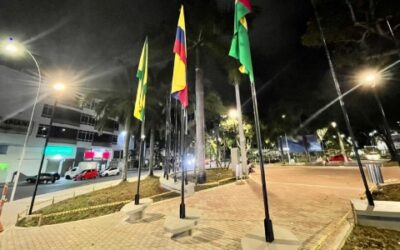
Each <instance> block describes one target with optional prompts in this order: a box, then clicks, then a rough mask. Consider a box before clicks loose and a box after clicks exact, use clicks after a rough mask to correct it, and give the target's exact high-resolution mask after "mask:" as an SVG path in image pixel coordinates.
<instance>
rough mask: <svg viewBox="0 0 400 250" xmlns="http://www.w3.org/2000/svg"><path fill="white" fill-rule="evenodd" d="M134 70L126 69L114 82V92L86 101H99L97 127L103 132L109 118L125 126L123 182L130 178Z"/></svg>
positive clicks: (92, 96)
mask: <svg viewBox="0 0 400 250" xmlns="http://www.w3.org/2000/svg"><path fill="white" fill-rule="evenodd" d="M130 79H133V70H132V68H126V69H125V72H121V73H120V74H119V75H117V76H115V77H114V79H113V80H112V86H113V89H112V90H104V91H95V92H92V93H90V94H89V95H87V97H86V100H89V101H93V100H95V101H97V105H96V108H95V111H96V114H97V116H96V120H97V127H98V128H99V130H100V131H101V130H102V129H103V127H104V126H105V125H106V122H107V120H108V119H109V117H110V116H111V117H115V118H117V120H118V122H119V123H120V124H121V125H123V126H124V129H125V132H126V133H125V142H124V169H123V171H122V181H127V178H128V157H129V153H128V152H129V141H130V138H131V135H132V133H133V116H132V114H133V108H134V94H135V90H134V84H133V83H132V80H130Z"/></svg>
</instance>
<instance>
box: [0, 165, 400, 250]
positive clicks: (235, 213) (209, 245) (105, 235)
mask: <svg viewBox="0 0 400 250" xmlns="http://www.w3.org/2000/svg"><path fill="white" fill-rule="evenodd" d="M397 176H398V177H400V171H398V170H395V171H394V172H393V173H390V174H389V175H388V176H387V178H394V177H397ZM385 177H386V176H385ZM267 178H268V180H269V184H268V188H269V199H270V203H271V216H272V220H273V222H274V224H276V225H280V226H283V227H285V228H288V229H290V230H292V232H293V233H294V234H295V235H297V236H298V237H299V239H300V240H301V241H302V242H303V245H304V246H305V247H307V246H309V245H310V244H312V242H314V241H316V240H317V239H318V235H319V234H320V233H321V232H323V230H324V229H326V228H327V227H328V226H329V225H330V224H331V223H334V222H335V221H336V220H337V219H338V218H340V217H342V216H343V214H345V213H346V212H347V211H348V209H349V208H350V205H349V199H350V198H353V197H357V196H358V195H359V194H360V193H361V192H362V187H361V186H360V183H359V180H358V177H357V172H356V171H355V170H333V171H331V172H329V171H328V172H324V170H319V169H315V170H312V171H311V170H304V169H303V168H287V167H286V168H269V169H268V177H267ZM257 182H259V175H257V174H254V175H253V176H252V178H251V181H249V184H244V185H236V184H229V185H225V186H221V187H217V188H214V189H209V190H205V191H202V192H198V193H196V194H195V195H193V196H191V197H189V198H187V207H196V208H197V209H200V210H201V211H202V216H201V220H200V221H199V224H198V226H197V229H196V230H195V231H194V233H193V236H192V237H183V238H178V239H175V240H171V239H169V238H168V237H167V236H166V235H165V233H164V230H163V223H164V218H165V216H166V215H173V214H177V212H178V207H179V202H180V200H179V198H175V199H171V200H166V201H163V202H159V203H155V204H153V205H152V206H151V207H149V208H148V209H147V210H146V211H147V215H146V218H145V219H144V220H143V221H140V222H137V223H133V224H130V223H127V222H125V221H124V219H125V215H124V214H122V213H115V214H111V215H107V216H103V217H99V218H93V219H89V220H83V221H76V222H71V223H64V224H58V225H48V226H42V227H40V228H10V229H8V230H7V231H6V232H5V233H4V234H2V235H1V236H0V249H4V250H9V249H18V250H20V249H21V250H24V249H33V250H35V249H119V250H120V249H174V250H175V249H240V239H241V238H242V237H243V236H244V235H245V234H246V233H247V232H249V231H250V230H251V229H252V228H254V227H255V226H257V225H260V224H261V223H262V220H263V207H262V200H261V193H260V188H259V185H258V184H257ZM343 184H345V185H343Z"/></svg>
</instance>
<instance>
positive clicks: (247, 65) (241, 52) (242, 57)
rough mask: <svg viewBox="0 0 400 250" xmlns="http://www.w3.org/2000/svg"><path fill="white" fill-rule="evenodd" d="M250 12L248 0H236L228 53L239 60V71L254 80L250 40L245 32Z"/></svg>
mask: <svg viewBox="0 0 400 250" xmlns="http://www.w3.org/2000/svg"><path fill="white" fill-rule="evenodd" d="M250 12H251V5H250V0H236V2H235V23H234V33H233V39H232V43H231V49H230V51H229V55H230V56H231V57H234V58H236V59H237V60H239V62H240V64H241V66H240V68H239V71H240V72H241V73H243V74H248V75H249V77H250V81H252V82H254V73H253V65H252V63H251V52H250V41H249V35H248V33H247V21H246V15H247V14H248V13H250Z"/></svg>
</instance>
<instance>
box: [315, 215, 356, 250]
mask: <svg viewBox="0 0 400 250" xmlns="http://www.w3.org/2000/svg"><path fill="white" fill-rule="evenodd" d="M349 216H352V211H351V210H349V211H348V212H347V213H346V214H345V215H344V216H343V217H342V218H341V219H340V220H339V221H338V222H336V223H335V224H334V225H333V228H332V229H330V230H329V231H328V232H326V233H325V234H324V235H322V236H320V237H319V240H318V241H317V242H316V243H314V244H312V245H311V246H309V247H308V249H311V250H320V249H334V250H340V249H341V248H342V247H343V245H344V243H345V242H346V239H347V237H348V236H349V234H350V233H351V232H352V231H353V228H354V223H352V222H350V221H349V220H348V217H349Z"/></svg>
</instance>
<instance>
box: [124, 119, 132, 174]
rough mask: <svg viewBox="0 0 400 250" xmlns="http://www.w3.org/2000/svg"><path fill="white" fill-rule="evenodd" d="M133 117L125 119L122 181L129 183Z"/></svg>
mask: <svg viewBox="0 0 400 250" xmlns="http://www.w3.org/2000/svg"><path fill="white" fill-rule="evenodd" d="M130 127H131V117H130V116H129V115H128V116H127V117H126V118H125V131H126V135H125V145H124V169H123V171H122V181H127V180H128V164H129V162H128V159H129V141H130V138H131V131H130Z"/></svg>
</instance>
